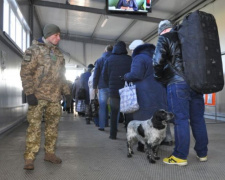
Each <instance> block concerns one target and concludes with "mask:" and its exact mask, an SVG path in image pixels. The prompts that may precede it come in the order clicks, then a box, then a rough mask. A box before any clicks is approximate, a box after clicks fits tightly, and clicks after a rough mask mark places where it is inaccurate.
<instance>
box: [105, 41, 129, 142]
mask: <svg viewBox="0 0 225 180" xmlns="http://www.w3.org/2000/svg"><path fill="white" fill-rule="evenodd" d="M131 62H132V59H131V57H130V56H129V55H127V49H126V44H125V43H124V42H123V41H119V42H117V43H116V44H115V45H114V47H113V51H112V55H111V56H110V57H109V58H108V59H107V60H106V62H105V64H104V68H103V71H102V74H103V78H104V80H105V81H106V83H107V84H108V86H109V97H110V108H111V115H110V136H109V138H110V139H116V136H117V123H118V118H119V110H120V96H119V89H121V88H123V87H124V81H122V80H121V77H123V76H124V74H126V73H127V72H130V66H131Z"/></svg>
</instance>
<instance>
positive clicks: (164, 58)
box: [153, 20, 208, 166]
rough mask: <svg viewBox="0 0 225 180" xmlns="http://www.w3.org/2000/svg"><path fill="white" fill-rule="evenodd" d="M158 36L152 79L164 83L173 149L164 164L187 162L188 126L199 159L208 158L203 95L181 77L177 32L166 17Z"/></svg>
mask: <svg viewBox="0 0 225 180" xmlns="http://www.w3.org/2000/svg"><path fill="white" fill-rule="evenodd" d="M158 34H159V35H160V36H159V39H158V43H157V46H156V49H155V55H154V57H153V67H154V76H155V78H156V79H157V80H158V81H160V82H162V83H163V84H165V85H166V86H167V101H168V108H169V111H171V112H172V113H173V114H174V115H175V118H174V135H175V148H174V151H173V153H172V155H171V156H169V157H168V158H164V159H163V162H164V163H166V164H175V165H179V166H184V165H187V156H188V153H189V147H190V128H189V119H190V125H191V128H192V133H193V136H194V138H195V146H194V150H195V151H196V153H197V158H198V159H199V160H200V161H207V151H208V148H207V145H208V135H207V129H206V124H205V119H204V107H205V106H204V99H203V94H199V93H197V92H195V91H194V90H192V89H190V86H189V85H188V84H187V82H186V81H185V79H184V77H185V76H184V67H183V60H182V54H181V46H180V43H179V39H178V34H177V32H176V31H174V30H173V29H172V24H171V22H170V21H168V20H164V21H161V22H160V24H159V28H158Z"/></svg>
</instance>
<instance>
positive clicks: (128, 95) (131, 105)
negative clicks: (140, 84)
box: [119, 81, 139, 113]
mask: <svg viewBox="0 0 225 180" xmlns="http://www.w3.org/2000/svg"><path fill="white" fill-rule="evenodd" d="M119 94H120V112H122V113H133V112H135V111H137V110H138V109H139V104H138V102H137V93H136V85H133V83H132V82H131V83H129V84H128V83H127V82H126V81H125V86H124V88H122V89H119Z"/></svg>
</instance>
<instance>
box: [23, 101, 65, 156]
mask: <svg viewBox="0 0 225 180" xmlns="http://www.w3.org/2000/svg"><path fill="white" fill-rule="evenodd" d="M43 113H44V117H45V152H46V153H54V152H55V144H56V140H57V136H58V124H59V120H60V117H61V115H62V109H61V105H60V103H59V102H57V103H52V102H49V101H45V100H38V105H37V106H29V108H28V112H27V120H28V123H29V126H28V128H27V134H26V149H25V153H24V159H32V160H34V159H35V156H36V153H37V152H38V151H39V149H40V144H41V121H42V115H43Z"/></svg>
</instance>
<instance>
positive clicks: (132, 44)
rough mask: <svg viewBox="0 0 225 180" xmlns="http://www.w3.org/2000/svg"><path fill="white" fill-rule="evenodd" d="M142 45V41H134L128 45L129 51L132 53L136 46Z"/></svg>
mask: <svg viewBox="0 0 225 180" xmlns="http://www.w3.org/2000/svg"><path fill="white" fill-rule="evenodd" d="M142 44H144V41H142V40H140V39H137V40H134V41H133V42H132V43H131V44H130V46H129V49H130V50H131V51H133V50H134V49H135V48H136V47H138V46H140V45H142Z"/></svg>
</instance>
